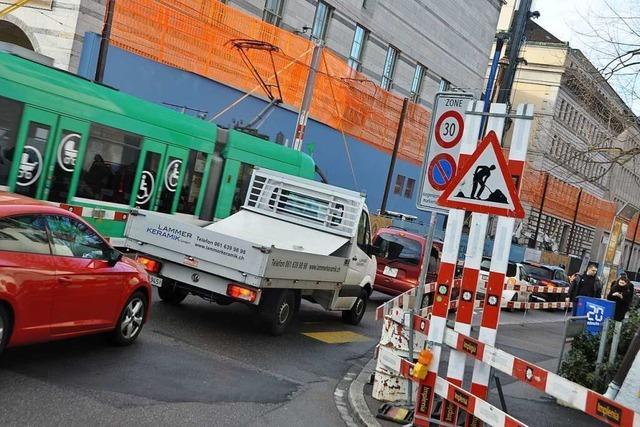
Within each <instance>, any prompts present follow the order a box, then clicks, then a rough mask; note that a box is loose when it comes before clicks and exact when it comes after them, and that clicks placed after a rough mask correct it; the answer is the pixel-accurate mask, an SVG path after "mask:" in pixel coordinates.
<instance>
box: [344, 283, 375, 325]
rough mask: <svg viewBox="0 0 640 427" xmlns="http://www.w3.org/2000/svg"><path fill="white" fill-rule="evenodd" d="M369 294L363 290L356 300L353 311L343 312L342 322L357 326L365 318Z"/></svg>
mask: <svg viewBox="0 0 640 427" xmlns="http://www.w3.org/2000/svg"><path fill="white" fill-rule="evenodd" d="M368 299H369V294H368V293H367V291H366V290H364V289H362V290H361V291H360V295H358V298H356V302H354V303H353V307H351V310H345V311H343V312H342V320H343V321H344V322H345V323H348V324H350V325H357V324H358V323H360V321H361V320H362V318H363V317H364V313H365V311H367V300H368Z"/></svg>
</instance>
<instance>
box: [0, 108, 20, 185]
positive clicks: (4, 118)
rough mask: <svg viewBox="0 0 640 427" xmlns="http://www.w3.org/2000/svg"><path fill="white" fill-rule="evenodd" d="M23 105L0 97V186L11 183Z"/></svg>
mask: <svg viewBox="0 0 640 427" xmlns="http://www.w3.org/2000/svg"><path fill="white" fill-rule="evenodd" d="M22 108H23V104H22V103H21V102H17V101H13V100H11V99H7V98H3V97H1V96H0V185H7V184H8V182H9V171H10V169H11V162H13V154H14V152H15V148H16V138H17V136H18V126H20V118H21V117H22Z"/></svg>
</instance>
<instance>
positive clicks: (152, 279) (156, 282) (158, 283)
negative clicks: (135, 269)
mask: <svg viewBox="0 0 640 427" xmlns="http://www.w3.org/2000/svg"><path fill="white" fill-rule="evenodd" d="M149 283H151V284H152V285H153V286H157V287H161V286H162V279H161V278H160V277H156V276H151V275H149Z"/></svg>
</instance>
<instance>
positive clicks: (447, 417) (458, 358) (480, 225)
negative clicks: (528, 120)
mask: <svg viewBox="0 0 640 427" xmlns="http://www.w3.org/2000/svg"><path fill="white" fill-rule="evenodd" d="M483 106H484V103H477V104H476V105H475V109H476V112H478V113H479V112H482V109H483ZM506 108H507V107H506V105H505V104H493V105H492V106H491V112H492V113H495V114H505V113H506ZM480 117H481V116H474V118H475V120H480ZM470 125H471V126H475V125H476V124H475V123H473V122H471V123H470ZM503 128H504V119H503V118H496V117H491V118H490V119H489V121H488V122H487V130H486V131H487V132H489V131H494V132H496V134H498V135H502V131H503ZM476 135H477V133H476ZM462 161H463V160H462V156H461V162H462ZM488 223H489V215H487V214H483V213H477V212H476V213H473V215H472V216H471V227H470V229H469V239H468V242H467V252H466V254H465V260H464V269H463V271H462V289H461V290H460V296H459V299H458V301H459V305H460V306H459V307H458V311H457V312H456V320H455V325H454V328H455V330H456V331H459V332H461V333H463V334H466V335H469V334H470V333H471V321H472V320H473V313H474V311H475V308H476V291H477V288H478V285H479V283H478V276H479V275H480V264H481V262H482V253H483V249H484V240H485V236H486V234H487V225H488ZM485 286H486V284H485ZM465 363H466V356H465V354H464V353H461V352H457V351H451V354H450V355H449V365H448V367H447V381H449V382H450V383H452V384H455V385H456V386H459V387H461V386H462V380H463V377H464V366H465ZM440 419H441V420H442V421H445V422H447V423H455V421H456V420H457V419H458V408H457V406H456V405H455V403H454V402H450V401H448V400H446V401H445V402H443V409H442V411H441V415H440Z"/></svg>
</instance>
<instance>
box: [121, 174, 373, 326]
mask: <svg viewBox="0 0 640 427" xmlns="http://www.w3.org/2000/svg"><path fill="white" fill-rule="evenodd" d="M125 237H126V242H125V245H126V247H127V248H129V249H130V250H132V251H134V252H136V253H137V254H138V255H137V257H138V260H139V261H140V262H141V263H142V264H143V265H144V266H145V267H146V268H147V271H149V272H150V274H151V283H152V284H154V285H155V286H157V287H158V293H159V295H160V298H161V299H162V300H164V301H166V302H169V303H173V304H179V303H180V302H182V301H183V300H184V299H185V298H186V296H187V295H189V294H194V295H197V296H200V297H203V298H205V299H206V300H209V301H213V302H216V303H219V304H224V305H226V304H229V303H232V302H243V303H245V304H248V305H252V306H255V307H256V308H257V311H258V314H259V315H260V317H261V320H262V323H263V325H264V326H265V327H266V329H267V330H268V331H269V332H270V333H272V334H274V335H279V334H282V333H283V332H284V331H285V329H286V328H287V326H288V325H289V323H290V322H291V320H292V318H293V316H294V315H295V313H296V312H297V311H298V309H299V307H300V300H301V299H305V300H308V301H311V302H313V303H317V304H319V305H321V306H322V307H323V308H325V309H326V310H332V311H341V312H342V318H343V320H344V321H345V322H348V323H351V324H358V323H359V322H360V320H361V319H362V316H363V315H364V312H365V308H366V305H367V299H368V297H369V295H370V294H371V292H372V289H373V288H372V285H373V281H374V279H375V273H376V260H375V257H374V256H372V255H371V253H372V247H371V231H370V225H369V215H368V212H367V208H366V206H365V201H364V197H363V196H361V195H360V194H359V193H357V192H354V191H350V190H345V189H343V188H339V187H334V186H330V185H327V184H322V183H319V182H315V181H311V180H307V179H302V178H297V177H292V176H290V175H285V174H281V173H277V172H273V171H267V170H264V169H255V170H254V172H253V175H252V177H251V182H250V184H249V189H248V191H247V195H246V198H245V202H244V205H243V207H242V209H241V210H240V211H239V212H237V213H235V214H233V215H231V216H229V217H228V218H225V219H223V220H221V221H218V222H215V223H212V224H209V225H206V226H204V227H199V226H197V225H193V224H189V223H185V222H181V221H180V220H179V219H178V218H176V217H173V216H169V215H163V214H159V213H152V212H139V211H133V212H132V214H131V215H130V216H129V219H128V221H127V225H126V229H125Z"/></svg>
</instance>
